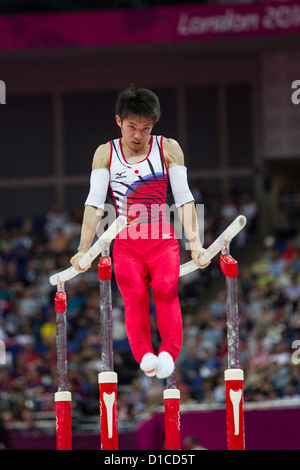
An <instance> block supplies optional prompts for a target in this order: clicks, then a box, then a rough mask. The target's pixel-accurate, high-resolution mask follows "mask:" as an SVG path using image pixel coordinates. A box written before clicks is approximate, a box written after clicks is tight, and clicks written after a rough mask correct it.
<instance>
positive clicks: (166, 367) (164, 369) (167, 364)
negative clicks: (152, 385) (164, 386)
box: [156, 351, 175, 379]
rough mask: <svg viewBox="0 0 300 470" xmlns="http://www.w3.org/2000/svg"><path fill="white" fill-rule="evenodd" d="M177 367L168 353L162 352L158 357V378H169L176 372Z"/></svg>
mask: <svg viewBox="0 0 300 470" xmlns="http://www.w3.org/2000/svg"><path fill="white" fill-rule="evenodd" d="M174 368H175V365H174V361H173V358H172V356H171V355H170V354H169V353H168V352H166V351H162V352H161V353H160V354H159V355H158V366H157V373H156V375H157V378H159V379H165V378H167V377H169V376H170V375H171V374H172V372H173V371H174Z"/></svg>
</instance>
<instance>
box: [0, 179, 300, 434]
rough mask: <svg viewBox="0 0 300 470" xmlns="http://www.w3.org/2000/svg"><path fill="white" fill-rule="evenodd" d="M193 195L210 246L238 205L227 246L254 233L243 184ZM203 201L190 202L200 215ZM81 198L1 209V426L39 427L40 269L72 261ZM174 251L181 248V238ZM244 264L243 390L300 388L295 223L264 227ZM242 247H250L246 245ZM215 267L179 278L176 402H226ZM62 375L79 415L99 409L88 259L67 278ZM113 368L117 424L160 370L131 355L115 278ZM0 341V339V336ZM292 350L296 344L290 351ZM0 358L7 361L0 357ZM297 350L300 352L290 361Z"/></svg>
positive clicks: (221, 297)
mask: <svg viewBox="0 0 300 470" xmlns="http://www.w3.org/2000/svg"><path fill="white" fill-rule="evenodd" d="M193 192H194V196H195V201H196V203H197V204H198V205H199V207H201V204H203V203H204V202H205V211H204V234H205V237H204V240H205V245H206V246H208V245H209V244H210V243H211V242H212V241H213V240H214V239H215V238H216V237H217V236H218V235H219V234H220V233H221V232H222V231H223V230H224V228H225V227H226V226H227V225H228V224H229V223H230V222H231V221H232V220H233V219H234V218H235V217H236V216H237V215H238V214H240V213H242V214H244V215H246V217H247V219H248V224H247V229H246V230H244V231H243V232H241V235H240V236H238V237H237V238H236V239H235V240H234V242H233V243H232V247H231V248H232V250H231V251H232V254H233V255H234V254H235V253H239V252H241V250H244V251H245V249H247V246H248V244H249V243H250V242H251V240H252V239H253V238H255V237H256V236H257V230H256V229H257V223H259V210H258V205H257V203H256V202H255V201H254V200H253V199H252V198H251V196H250V195H249V194H242V195H237V194H229V195H228V196H227V197H226V198H225V199H219V198H214V199H210V200H209V201H204V200H203V193H202V191H201V187H200V186H199V187H194V188H193ZM201 217H202V218H203V212H201V211H200V212H199V222H200V224H201V223H202V222H203V220H200V219H201ZM81 221H82V208H79V209H78V208H76V209H75V210H74V211H73V212H72V213H67V212H64V211H63V210H61V209H60V208H59V207H54V208H53V210H51V211H50V212H49V213H48V214H46V216H45V217H44V218H40V219H39V218H37V219H34V218H32V217H24V218H22V219H21V220H10V221H9V220H1V221H0V340H1V341H2V342H4V344H5V353H6V354H5V361H4V360H3V357H2V361H1V364H0V416H1V420H2V422H3V423H4V426H5V427H7V428H8V429H14V432H17V433H19V434H20V433H21V434H22V433H23V434H25V435H28V434H30V435H36V434H37V435H39V434H41V433H43V432H45V429H44V428H43V426H42V425H41V424H40V422H39V420H38V419H37V416H38V413H47V412H48V413H50V415H51V414H52V416H53V417H54V410H55V405H54V393H55V392H56V391H57V368H56V317H55V310H54V298H55V293H56V289H55V288H54V287H53V286H51V285H50V283H49V277H50V275H51V274H53V273H54V272H57V271H60V270H62V269H65V268H67V267H69V265H70V264H69V260H70V258H71V256H72V255H73V254H74V253H75V252H76V250H77V246H78V242H79V236H80V229H81ZM180 243H181V248H182V250H181V251H182V253H181V256H182V262H185V261H187V260H188V259H189V253H188V252H187V251H186V250H185V249H184V240H181V241H180ZM259 248H260V249H259V251H258V252H257V253H256V254H255V253H254V252H253V256H252V258H251V262H250V263H247V265H246V267H241V268H240V271H239V279H238V286H239V316H240V344H239V348H240V366H241V368H242V369H243V370H244V372H245V383H244V387H245V389H244V393H245V401H262V400H272V399H281V400H284V399H286V398H289V399H296V400H298V399H299V397H300V373H299V367H298V366H297V361H294V362H295V363H294V364H293V361H292V360H291V357H292V353H293V352H294V351H295V350H293V347H294V346H293V345H297V344H298V343H297V342H296V340H297V339H298V340H300V300H299V299H300V255H299V250H300V232H299V233H298V234H297V233H295V234H294V235H293V236H292V237H290V238H289V239H282V238H277V237H275V236H274V237H273V236H271V237H267V238H266V239H265V240H264V241H263V244H261V245H259ZM248 257H249V254H248ZM220 275H221V273H220V270H219V265H218V260H214V261H213V262H212V263H211V265H210V266H209V268H207V269H206V270H205V271H202V272H200V271H199V270H198V271H195V272H194V273H192V274H190V275H187V276H185V277H183V278H181V279H180V282H179V288H178V289H179V296H180V300H181V305H182V310H183V324H184V336H183V347H182V352H181V354H180V356H179V358H178V360H177V363H176V380H177V387H178V388H179V389H180V391H181V403H182V404H189V403H212V404H214V403H224V402H225V389H224V380H223V373H224V370H225V369H226V368H227V340H226V331H227V328H226V292H225V283H224V287H223V288H221V289H219V290H218V292H217V293H216V295H214V297H213V298H212V300H209V301H207V300H206V295H205V292H206V290H207V289H208V288H211V287H212V286H213V283H214V280H215V279H216V278H218V277H219V276H220ZM66 292H67V307H68V313H67V331H68V369H69V371H68V380H69V390H70V391H71V392H72V406H73V408H74V410H76V411H77V413H78V415H80V416H82V417H83V418H82V419H83V421H84V419H85V417H88V416H93V415H96V416H98V415H99V404H98V400H99V392H98V383H97V376H98V372H100V371H101V360H100V357H101V356H100V351H101V337H100V317H99V285H98V276H97V270H96V263H94V264H93V267H92V268H91V269H90V270H89V271H87V272H86V273H84V274H82V275H80V276H77V277H76V278H74V279H73V280H71V281H69V282H68V283H67V284H66ZM112 298H113V311H112V315H113V338H114V362H115V370H116V372H117V373H118V378H119V385H118V390H119V397H118V407H119V423H120V424H119V426H120V430H122V428H126V427H127V426H128V425H130V424H132V423H135V422H136V420H137V419H138V418H139V416H140V413H141V412H143V411H146V410H147V409H150V407H151V406H153V405H155V406H156V405H160V404H162V397H163V393H162V392H163V389H164V387H165V382H164V381H163V380H158V379H157V378H156V377H154V378H149V377H146V376H145V375H144V374H142V373H141V371H140V369H139V366H138V364H136V362H135V361H134V359H133V357H132V354H131V351H130V348H129V344H128V340H127V337H126V332H125V327H124V309H123V301H122V297H121V295H120V293H119V290H118V288H117V285H116V283H115V280H114V277H113V279H112ZM150 318H151V322H152V338H153V344H154V346H155V347H158V345H159V335H158V332H157V327H156V321H155V305H154V303H153V301H152V300H151V302H150ZM1 344H3V343H1ZM295 357H296V358H297V356H295ZM4 362H5V363H4ZM298 362H299V361H298Z"/></svg>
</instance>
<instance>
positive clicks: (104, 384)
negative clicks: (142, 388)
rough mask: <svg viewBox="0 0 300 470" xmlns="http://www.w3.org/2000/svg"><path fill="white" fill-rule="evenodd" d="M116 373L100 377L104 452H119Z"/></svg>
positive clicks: (100, 375)
mask: <svg viewBox="0 0 300 470" xmlns="http://www.w3.org/2000/svg"><path fill="white" fill-rule="evenodd" d="M117 382H118V376H117V374H116V373H115V372H100V374H99V375H98V383H99V394H100V434H101V449H102V450H118V448H119V440H118V407H117Z"/></svg>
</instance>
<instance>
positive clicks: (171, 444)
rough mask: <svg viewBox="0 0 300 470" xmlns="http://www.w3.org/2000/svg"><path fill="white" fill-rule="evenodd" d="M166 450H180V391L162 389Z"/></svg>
mask: <svg viewBox="0 0 300 470" xmlns="http://www.w3.org/2000/svg"><path fill="white" fill-rule="evenodd" d="M164 401H165V432H166V450H180V449H181V444H180V403H179V402H180V391H179V390H177V388H169V389H166V390H164Z"/></svg>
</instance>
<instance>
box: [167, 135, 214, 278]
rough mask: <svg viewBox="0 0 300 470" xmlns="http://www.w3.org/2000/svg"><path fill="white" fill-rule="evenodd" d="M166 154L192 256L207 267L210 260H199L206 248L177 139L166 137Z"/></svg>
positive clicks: (172, 185)
mask: <svg viewBox="0 0 300 470" xmlns="http://www.w3.org/2000/svg"><path fill="white" fill-rule="evenodd" d="M164 155H165V160H166V164H167V166H168V171H169V177H170V184H171V189H172V192H173V196H174V199H175V203H176V207H177V210H178V215H179V218H180V221H181V223H182V225H183V227H184V231H185V234H186V236H187V238H188V240H189V243H190V247H191V256H192V258H193V260H194V261H195V263H196V264H197V266H198V267H199V268H201V269H203V268H206V266H208V265H209V263H210V261H209V262H208V263H206V264H204V265H202V264H200V261H199V257H200V255H201V254H202V253H203V252H204V251H205V249H204V248H203V247H202V243H201V240H200V234H199V227H198V219H197V214H196V209H195V203H194V198H193V195H192V193H191V191H190V189H189V187H188V182H187V176H186V167H185V166H184V155H183V151H182V149H181V147H180V146H179V144H178V143H177V142H176V141H175V140H173V139H165V140H164Z"/></svg>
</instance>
